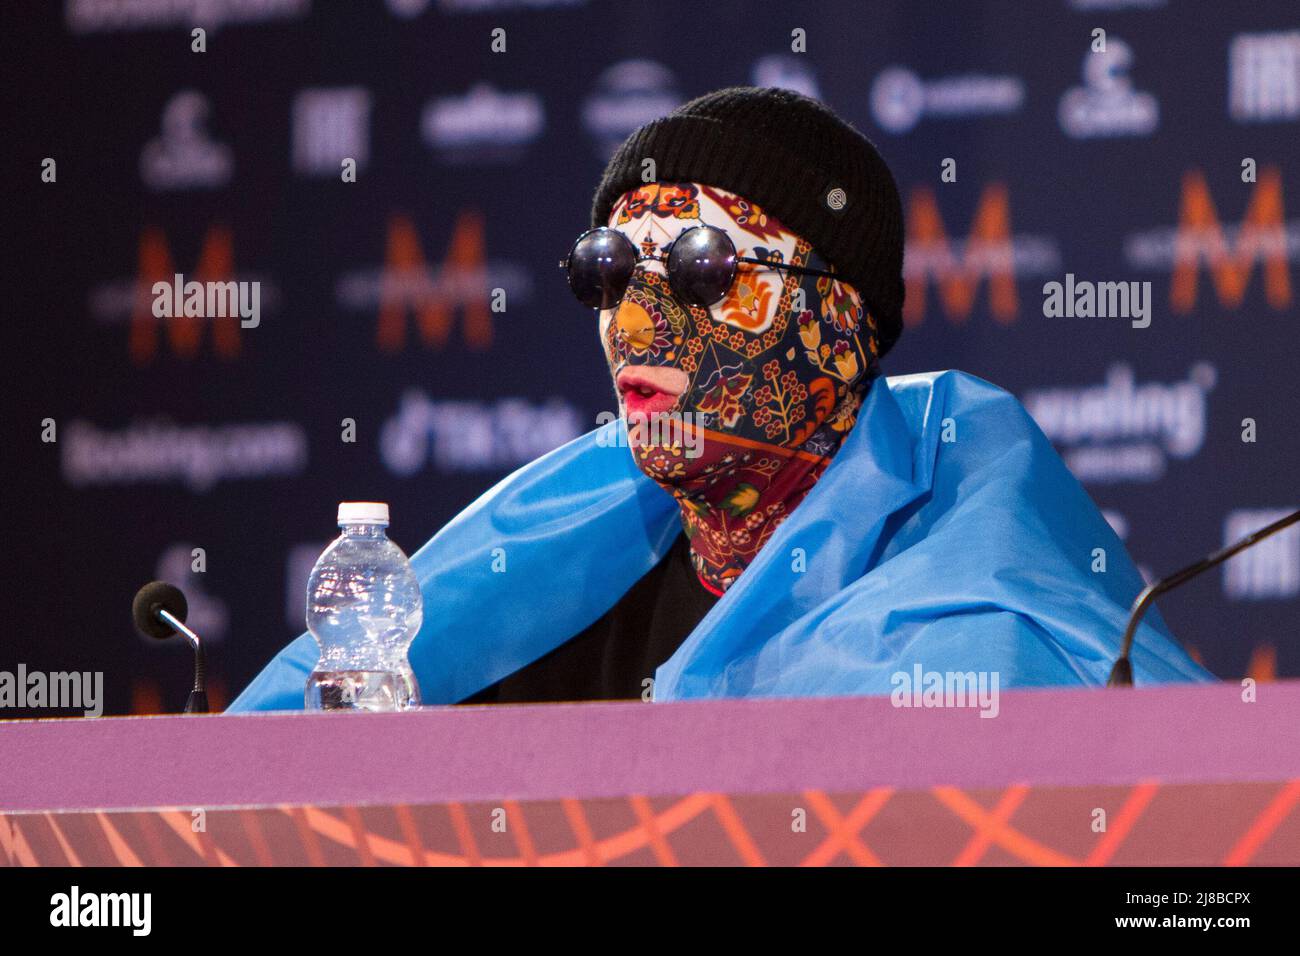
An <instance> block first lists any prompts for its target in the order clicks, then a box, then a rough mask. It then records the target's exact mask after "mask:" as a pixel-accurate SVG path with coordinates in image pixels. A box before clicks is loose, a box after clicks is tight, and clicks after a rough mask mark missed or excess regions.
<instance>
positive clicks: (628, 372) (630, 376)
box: [614, 366, 688, 417]
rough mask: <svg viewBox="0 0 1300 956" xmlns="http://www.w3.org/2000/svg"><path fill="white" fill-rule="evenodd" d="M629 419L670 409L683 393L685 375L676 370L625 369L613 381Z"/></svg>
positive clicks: (684, 389) (647, 367) (631, 367)
mask: <svg viewBox="0 0 1300 956" xmlns="http://www.w3.org/2000/svg"><path fill="white" fill-rule="evenodd" d="M614 381H615V384H616V385H617V386H618V390H619V393H620V394H621V395H622V396H623V407H624V408H625V409H626V410H627V414H628V415H629V416H637V417H648V416H650V415H658V414H660V413H661V412H666V411H669V410H671V409H672V407H673V406H674V405H676V404H677V398H678V396H680V395H681V394H682V392H684V391H686V383H687V381H688V379H687V375H686V373H685V372H683V371H682V370H681V369H678V368H666V367H662V366H628V367H627V368H624V369H623V370H622V371H621V372H619V373H618V376H617V377H616V378H615V380H614Z"/></svg>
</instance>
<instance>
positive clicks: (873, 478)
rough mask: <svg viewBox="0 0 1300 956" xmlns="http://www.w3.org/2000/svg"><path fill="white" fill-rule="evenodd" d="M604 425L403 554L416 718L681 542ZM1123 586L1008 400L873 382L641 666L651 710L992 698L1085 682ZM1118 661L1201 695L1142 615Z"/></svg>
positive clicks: (1080, 506)
mask: <svg viewBox="0 0 1300 956" xmlns="http://www.w3.org/2000/svg"><path fill="white" fill-rule="evenodd" d="M622 429H623V424H622V423H621V422H617V421H616V422H612V423H610V424H609V425H606V426H603V427H602V428H599V429H596V430H595V431H593V432H589V433H588V434H586V435H583V436H582V437H580V438H577V439H575V440H574V441H572V442H570V443H569V444H567V445H565V446H563V447H561V448H558V449H556V450H555V451H553V452H551V453H550V454H548V455H546V456H544V457H542V458H540V459H538V460H537V461H534V462H532V463H531V464H529V465H526V466H524V467H523V468H520V469H519V470H518V471H516V472H514V473H513V474H511V475H509V476H508V477H507V478H505V479H503V480H502V481H501V482H500V483H499V484H497V485H496V486H495V487H494V488H492V489H491V490H490V491H488V492H487V493H486V494H484V495H483V496H482V497H480V498H479V499H478V500H477V501H475V502H474V503H473V504H472V505H470V506H469V507H468V508H466V509H465V510H464V511H462V512H461V513H460V514H459V515H457V516H456V517H455V518H454V519H453V520H452V521H451V522H449V523H448V524H447V526H446V527H444V528H443V529H442V530H441V531H439V532H438V533H437V534H436V535H434V537H433V538H432V539H431V540H430V541H429V542H428V543H427V544H425V546H424V547H422V548H421V549H420V550H419V551H418V552H417V553H416V554H415V555H414V556H413V558H412V564H413V565H414V568H415V573H416V575H417V577H418V578H419V580H420V587H421V590H422V592H423V595H424V625H423V627H422V628H421V630H420V633H419V634H418V635H417V637H416V639H415V641H414V643H413V644H412V647H411V654H410V657H411V664H412V667H413V668H414V670H415V674H416V677H417V679H418V680H419V684H420V689H421V693H422V697H423V700H424V703H426V704H445V703H454V702H456V701H458V700H461V699H463V698H465V697H468V696H469V695H471V694H473V693H474V692H476V691H478V690H480V689H481V688H483V687H486V686H487V685H489V684H491V683H493V682H495V681H497V680H498V679H500V678H502V677H504V676H506V675H507V674H510V673H512V672H514V671H515V670H517V669H519V668H520V667H522V666H524V665H525V664H528V663H530V662H532V661H534V660H536V659H537V658H539V657H541V656H542V655H543V654H545V653H547V652H548V651H550V650H552V649H553V648H555V647H557V646H559V645H560V644H562V643H564V642H565V641H567V640H568V639H569V638H571V637H573V636H574V635H575V634H577V633H578V632H579V631H581V630H583V629H584V628H586V627H587V626H588V625H590V624H591V623H592V622H594V621H595V620H596V619H597V618H598V617H600V616H601V615H602V614H604V613H605V611H607V610H609V608H610V607H612V606H613V605H614V604H615V603H616V602H617V601H618V600H619V598H621V597H622V596H623V594H624V593H625V592H626V591H627V590H628V588H630V587H631V586H632V584H633V583H634V582H635V581H636V580H637V579H638V578H640V577H641V576H642V575H643V574H645V573H646V572H647V571H649V570H650V569H651V568H652V567H653V566H654V565H655V564H656V563H657V562H658V561H659V560H660V558H662V557H663V555H664V554H665V553H666V552H667V550H668V548H669V546H670V545H671V543H672V541H673V539H674V538H675V537H676V536H677V535H678V534H680V533H681V522H680V517H679V511H678V506H677V503H676V502H675V501H674V500H673V498H672V497H671V496H670V495H669V494H668V493H667V492H665V491H664V490H663V489H662V488H660V487H659V486H658V485H657V484H655V483H654V482H653V481H651V480H650V479H649V478H647V477H646V476H645V475H644V474H642V473H641V471H640V470H638V468H637V467H636V465H635V463H634V462H633V460H632V456H631V455H630V454H629V453H628V450H627V448H626V447H624V444H623V443H621V442H620V438H621V435H620V432H621V431H622ZM498 548H500V549H503V552H504V559H505V570H504V572H503V571H501V570H499V569H500V567H501V564H500V561H499V560H498V561H496V562H495V566H496V568H497V569H498V570H494V557H498V558H499V557H500V556H501V552H498V553H497V554H496V555H495V556H494V549H498ZM1098 549H1100V551H1099V550H1098ZM1102 552H1104V568H1105V570H1104V571H1102V570H1094V568H1095V567H1097V568H1099V567H1101V564H1100V561H1099V555H1101V553H1102ZM1142 587H1143V581H1142V578H1141V575H1139V573H1138V572H1137V570H1136V568H1135V567H1134V566H1133V564H1132V562H1131V561H1130V560H1129V557H1128V555H1127V553H1126V552H1125V550H1124V546H1123V544H1121V543H1120V541H1119V539H1118V538H1117V537H1116V535H1115V533H1114V532H1113V531H1112V530H1111V528H1110V526H1109V525H1108V524H1107V523H1106V521H1105V519H1104V518H1103V517H1102V516H1101V514H1100V513H1099V512H1098V510H1097V508H1096V506H1095V505H1094V504H1093V503H1092V501H1091V499H1090V498H1089V497H1088V495H1087V493H1086V492H1085V491H1084V490H1083V488H1082V487H1081V486H1080V485H1079V483H1078V482H1077V481H1076V480H1075V478H1074V477H1073V476H1072V475H1071V474H1070V472H1069V470H1068V469H1067V468H1066V467H1065V464H1064V462H1062V461H1061V459H1060V457H1059V456H1058V455H1057V454H1056V452H1055V450H1054V449H1053V448H1052V446H1051V444H1050V443H1049V442H1048V440H1047V438H1046V437H1045V436H1044V435H1043V433H1042V432H1041V431H1040V430H1039V429H1038V427H1037V425H1035V424H1034V422H1033V420H1032V419H1031V418H1030V417H1029V415H1028V413H1027V412H1025V410H1024V409H1023V408H1022V407H1021V405H1020V403H1019V402H1017V401H1016V399H1015V398H1014V397H1013V396H1011V395H1010V394H1008V393H1007V392H1005V391H1003V390H1002V389H999V388H997V387H995V386H993V385H990V384H988V383H987V382H984V381H982V380H980V379H977V378H975V377H973V376H970V375H966V374H964V373H961V372H933V373H927V374H921V375H907V376H901V377H895V378H889V379H883V378H882V379H878V380H877V381H876V383H875V384H874V385H873V386H872V388H871V389H870V390H869V392H868V393H867V396H866V399H865V401H864V404H863V408H862V412H861V415H860V416H859V419H858V423H857V425H856V426H855V427H854V429H853V430H852V431H851V432H850V433H849V435H848V437H847V438H846V439H845V442H844V445H843V446H842V448H841V449H840V451H839V453H838V454H837V455H836V456H835V458H834V460H833V461H832V462H831V464H830V467H829V468H827V470H826V472H825V474H823V476H822V478H821V480H820V481H819V482H818V483H817V485H816V486H815V487H814V488H813V489H812V491H811V492H810V493H809V494H808V496H807V498H805V499H804V501H803V502H802V503H801V504H800V505H799V507H798V508H796V509H795V510H794V511H793V512H792V513H791V515H790V517H789V518H788V519H787V520H786V521H785V522H784V524H782V525H781V526H780V527H779V528H778V529H777V530H776V532H775V533H774V534H773V535H772V537H771V539H770V540H769V541H768V542H767V544H766V545H764V547H763V549H762V550H761V551H760V552H759V554H758V556H757V558H756V559H755V560H754V561H753V563H752V564H751V565H750V566H749V568H748V569H747V570H746V571H745V573H744V574H742V575H741V576H740V577H739V578H738V579H737V580H736V582H735V584H733V585H732V587H731V588H730V589H729V590H728V591H727V592H726V593H725V595H724V596H723V597H722V598H721V599H720V600H719V601H718V603H717V605H716V606H715V607H714V608H713V610H712V611H710V612H709V614H708V615H707V616H706V617H705V618H704V619H703V620H702V621H701V622H700V623H699V625H698V626H697V627H696V628H695V630H694V631H693V632H692V633H691V635H690V636H689V637H688V638H687V639H686V641H685V642H684V643H683V644H682V646H681V647H680V648H679V649H678V650H677V652H676V653H675V654H674V655H673V656H672V657H671V658H670V659H669V660H668V661H667V662H666V663H664V664H663V666H661V667H660V668H659V669H658V671H657V672H656V675H655V684H654V698H655V700H657V701H669V700H686V699H691V698H702V697H751V696H808V695H839V694H889V693H890V692H891V690H892V689H893V688H892V685H891V677H892V675H894V674H896V673H898V672H904V671H905V672H908V673H911V672H913V671H914V668H915V667H916V666H918V665H919V666H920V667H921V668H922V670H923V671H926V672H939V673H943V672H969V671H985V672H996V674H997V675H998V680H999V684H1000V686H1001V687H1003V688H1006V687H1031V686H1044V685H1054V684H1064V685H1071V684H1072V685H1100V684H1104V683H1105V680H1106V677H1107V675H1108V673H1109V671H1110V666H1111V663H1112V661H1113V660H1114V658H1115V656H1116V654H1117V652H1118V649H1119V642H1120V637H1121V635H1122V633H1123V631H1124V625H1125V622H1126V620H1127V615H1128V608H1129V605H1130V604H1131V602H1132V601H1133V599H1134V597H1136V595H1137V594H1138V592H1139V591H1140V590H1141V589H1142ZM317 656H318V649H317V645H316V642H315V640H314V639H313V638H312V637H311V635H310V634H304V635H303V636H302V637H300V638H298V639H297V640H296V641H294V642H293V643H291V644H290V645H289V646H288V647H286V648H285V649H284V650H283V651H282V652H281V653H280V654H279V655H278V656H277V657H276V658H275V659H274V660H273V661H272V662H271V663H270V664H269V665H268V666H267V667H266V669H265V670H263V671H262V673H261V674H259V675H258V676H257V678H255V679H254V680H253V682H252V683H251V684H250V685H249V686H248V688H247V689H245V691H244V692H243V693H242V694H241V695H240V696H239V698H238V699H237V700H236V701H235V702H234V703H233V704H232V705H231V706H230V708H229V710H230V711H231V712H238V711H248V710H294V709H301V708H302V706H303V688H304V684H305V682H306V679H307V674H308V673H309V671H310V670H311V669H312V667H314V666H315V663H316V660H317ZM1132 660H1133V668H1134V677H1135V683H1137V684H1139V685H1141V684H1144V683H1155V682H1164V681H1201V680H1211V679H1212V677H1211V676H1210V675H1209V674H1208V673H1207V672H1206V671H1205V670H1204V669H1203V668H1201V667H1200V666H1199V665H1198V664H1196V663H1195V662H1194V661H1192V660H1191V658H1189V657H1188V656H1187V654H1186V653H1185V652H1184V651H1183V650H1182V649H1181V648H1180V647H1179V646H1178V645H1177V643H1176V642H1175V641H1174V639H1173V638H1172V636H1171V635H1170V633H1169V631H1168V630H1167V629H1166V627H1165V625H1164V622H1163V621H1162V620H1161V618H1160V615H1159V613H1158V612H1157V611H1156V610H1155V609H1154V608H1153V609H1152V610H1151V611H1150V613H1148V614H1147V616H1146V619H1145V621H1144V623H1143V624H1142V626H1141V628H1140V630H1139V631H1138V633H1137V639H1136V643H1135V646H1134V650H1133V654H1132Z"/></svg>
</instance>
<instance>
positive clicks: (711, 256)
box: [560, 225, 837, 309]
mask: <svg viewBox="0 0 1300 956" xmlns="http://www.w3.org/2000/svg"><path fill="white" fill-rule="evenodd" d="M647 260H650V261H655V262H664V263H666V265H667V268H668V286H669V288H671V289H672V291H673V295H675V296H676V297H677V298H678V299H680V300H681V301H682V302H685V303H687V304H688V305H699V306H703V307H704V308H706V309H707V308H709V307H711V306H714V305H717V304H718V303H719V302H721V301H722V300H723V299H725V298H726V297H727V293H728V292H729V291H731V286H732V283H734V282H735V281H736V266H737V264H738V263H741V262H746V263H751V264H753V265H757V266H764V267H765V268H768V269H786V270H789V271H791V272H798V273H802V274H806V275H815V276H824V277H826V278H829V279H834V278H837V276H836V275H835V273H833V272H823V271H822V270H820V269H809V268H806V267H804V266H794V265H787V264H786V263H784V262H772V261H769V260H767V259H754V258H751V257H749V256H740V255H737V254H736V244H735V243H733V242H732V241H731V237H730V236H728V235H727V234H726V233H725V232H724V231H723V230H721V229H719V228H717V227H716V226H703V225H701V226H692V227H691V228H689V229H685V230H683V231H682V232H681V233H680V234H679V235H678V236H677V238H676V239H674V240H673V241H672V243H671V244H670V245H669V246H668V247H667V249H666V250H665V253H664V254H662V255H658V256H643V255H639V254H638V252H637V248H636V246H634V245H633V244H632V240H631V239H629V238H628V237H627V236H625V235H623V233H621V232H619V231H618V230H617V229H610V228H609V227H608V226H601V227H599V228H597V229H589V230H588V231H587V232H584V233H583V234H582V235H580V236H579V237H578V239H577V241H576V242H574V244H573V248H572V249H570V250H569V254H568V255H567V256H565V257H564V258H563V259H561V260H560V268H561V269H563V270H565V272H567V273H568V276H569V288H570V289H572V290H573V294H574V296H576V297H577V299H578V301H579V302H581V303H582V304H583V305H585V306H589V307H590V308H593V309H612V308H613V307H614V306H616V305H617V304H618V303H619V301H620V300H621V299H622V298H623V293H624V292H625V291H626V290H627V284H628V282H629V281H630V280H631V278H632V273H633V272H634V271H636V267H637V263H639V262H645V261H647Z"/></svg>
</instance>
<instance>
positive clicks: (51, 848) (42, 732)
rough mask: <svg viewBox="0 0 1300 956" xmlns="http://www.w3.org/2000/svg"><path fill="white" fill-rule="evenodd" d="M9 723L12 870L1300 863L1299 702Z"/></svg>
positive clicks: (2, 858)
mask: <svg viewBox="0 0 1300 956" xmlns="http://www.w3.org/2000/svg"><path fill="white" fill-rule="evenodd" d="M1257 695H1258V699H1257V700H1256V701H1255V702H1251V703H1247V702H1244V701H1243V699H1242V689H1241V687H1240V686H1239V685H1238V684H1235V683H1223V684H1217V685H1203V686H1191V687H1187V686H1177V687H1161V688H1151V689H1136V690H1033V691H1004V692H1003V693H1002V694H1001V696H1000V700H999V707H998V714H997V716H996V717H993V718H985V717H981V716H980V715H979V711H978V710H974V709H958V708H902V707H894V706H893V705H892V704H891V702H890V700H889V699H888V698H830V699H799V700H725V701H705V702H696V703H678V704H664V703H659V704H648V703H607V704H559V705H555V704H553V705H541V706H509V707H432V708H424V709H421V710H418V711H414V712H410V713H404V714H254V715H240V716H221V715H212V716H192V717H184V716H158V717H122V718H98V719H93V720H92V719H68V720H38V721H11V722H0V768H2V771H0V863H7V864H11V865H19V866H33V865H35V866H39V865H69V864H71V865H90V866H118V865H121V866H136V865H156V864H168V865H191V864H192V865H218V866H230V865H235V866H240V865H272V864H289V865H390V864H393V865H412V864H414V865H452V866H463V865H489V866H515V865H599V864H650V865H654V864H661V865H674V864H680V865H693V864H737V865H793V864H800V865H813V866H816V865H827V864H832V865H835V864H858V865H880V864H884V865H900V864H901V865H949V864H956V865H961V864H974V863H979V864H1029V865H1133V864H1154V865H1168V864H1179V865H1182V864H1186V865H1204V864H1230V865H1240V864H1258V865H1279V864H1286V865H1295V864H1297V863H1300V807H1298V806H1297V804H1300V681H1286V682H1279V683H1265V684H1260V685H1258V687H1257Z"/></svg>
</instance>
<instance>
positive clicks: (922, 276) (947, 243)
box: [903, 183, 1060, 325]
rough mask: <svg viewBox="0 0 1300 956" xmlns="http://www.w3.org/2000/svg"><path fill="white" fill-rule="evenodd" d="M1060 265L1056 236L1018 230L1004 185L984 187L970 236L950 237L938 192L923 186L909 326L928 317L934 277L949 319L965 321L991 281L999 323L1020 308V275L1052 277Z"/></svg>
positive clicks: (907, 269) (909, 270)
mask: <svg viewBox="0 0 1300 956" xmlns="http://www.w3.org/2000/svg"><path fill="white" fill-rule="evenodd" d="M1059 265H1060V252H1059V250H1058V249H1057V246H1056V243H1055V241H1054V240H1052V239H1049V238H1047V237H1043V236H1030V235H1016V234H1013V233H1012V229H1011V200H1010V197H1009V194H1008V191H1007V187H1006V186H1005V185H1004V184H1002V183H989V184H988V185H986V186H985V187H984V189H983V191H982V192H981V194H980V199H979V204H978V205H977V207H976V209H975V214H974V217H973V218H972V220H971V225H970V231H969V232H968V234H967V238H966V239H964V240H961V239H955V240H950V239H949V238H948V229H947V227H946V226H945V225H944V220H943V216H942V214H941V213H940V211H939V203H938V201H937V200H936V199H935V195H934V191H933V190H932V189H930V188H929V187H925V186H921V187H917V188H916V189H915V190H913V191H912V195H911V201H910V203H909V207H908V215H907V250H906V254H905V256H904V258H903V275H904V277H905V278H906V280H907V299H906V300H905V302H904V305H903V319H904V321H906V322H907V324H908V325H919V324H920V323H921V322H922V321H923V320H924V319H925V314H926V310H927V307H928V305H927V295H928V292H929V283H930V281H931V280H933V282H934V284H935V286H936V287H937V288H938V292H939V302H940V304H941V305H942V307H943V312H944V314H945V316H946V317H947V319H948V321H949V322H951V323H952V324H954V325H961V324H962V323H964V322H965V321H966V320H967V319H968V318H970V314H971V311H972V309H974V307H975V301H976V298H977V296H978V293H979V289H980V286H981V285H982V284H983V283H984V282H985V281H986V280H987V282H988V288H989V293H988V297H989V299H988V301H989V312H990V313H991V314H992V316H993V318H994V319H995V320H996V321H997V322H999V323H1001V324H1003V325H1010V324H1011V323H1012V322H1014V321H1015V320H1016V316H1017V312H1018V310H1019V298H1018V296H1017V294H1016V280H1017V278H1023V277H1028V276H1040V275H1049V274H1052V273H1054V272H1056V271H1057V270H1058V268H1059Z"/></svg>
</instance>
